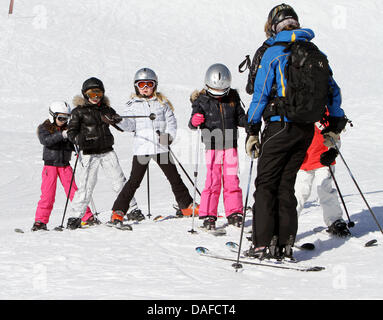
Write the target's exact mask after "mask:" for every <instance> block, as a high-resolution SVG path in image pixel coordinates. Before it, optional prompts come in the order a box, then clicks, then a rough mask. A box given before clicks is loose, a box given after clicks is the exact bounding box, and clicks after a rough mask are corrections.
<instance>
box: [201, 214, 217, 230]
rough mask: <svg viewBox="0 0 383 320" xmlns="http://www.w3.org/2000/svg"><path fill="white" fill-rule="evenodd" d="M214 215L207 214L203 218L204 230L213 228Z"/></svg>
mask: <svg viewBox="0 0 383 320" xmlns="http://www.w3.org/2000/svg"><path fill="white" fill-rule="evenodd" d="M215 220H216V218H215V217H212V216H207V217H205V218H204V220H203V226H202V227H203V228H205V229H206V230H215Z"/></svg>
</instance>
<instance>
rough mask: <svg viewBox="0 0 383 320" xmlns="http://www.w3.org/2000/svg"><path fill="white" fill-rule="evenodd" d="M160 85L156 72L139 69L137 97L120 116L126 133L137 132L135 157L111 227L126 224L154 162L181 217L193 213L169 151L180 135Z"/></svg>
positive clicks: (136, 81) (186, 192) (186, 190)
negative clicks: (158, 85)
mask: <svg viewBox="0 0 383 320" xmlns="http://www.w3.org/2000/svg"><path fill="white" fill-rule="evenodd" d="M157 84H158V80H157V76H156V74H155V73H154V71H153V70H151V69H149V68H143V69H140V70H138V71H137V73H136V75H135V81H134V85H135V89H136V94H134V95H132V96H131V99H130V100H129V102H128V103H127V104H126V107H125V109H124V110H123V112H122V114H121V115H122V116H123V120H122V121H121V122H119V123H118V126H119V127H120V128H121V129H123V130H124V131H130V132H134V147H133V154H134V156H133V161H132V168H131V173H130V178H129V180H128V182H127V183H126V184H125V186H124V187H123V189H122V190H121V192H120V194H119V195H118V197H117V199H116V201H115V202H114V204H113V208H112V210H113V213H112V217H111V221H110V223H112V224H121V223H122V222H123V217H124V215H125V214H126V212H127V211H128V209H129V203H130V201H131V199H132V198H133V196H134V194H135V192H136V190H137V189H138V188H139V186H140V184H141V181H142V179H143V178H144V175H145V173H146V171H147V169H148V165H149V162H150V160H151V159H153V160H154V161H156V162H157V164H158V165H159V167H160V168H161V170H162V171H163V172H164V174H165V176H166V178H167V179H168V181H169V182H170V184H171V188H172V191H173V194H174V196H175V198H176V201H177V204H178V207H179V208H180V209H181V212H182V214H183V215H185V216H188V215H191V214H192V211H193V209H192V203H193V198H192V197H191V196H190V194H189V191H188V189H187V187H186V186H185V184H184V183H183V181H182V179H181V176H180V175H179V173H178V171H177V167H176V166H175V164H174V160H173V157H172V156H171V155H170V152H169V145H170V144H171V143H172V141H173V140H174V139H175V137H176V132H177V121H176V118H175V116H174V113H173V106H172V104H171V103H170V102H169V100H168V99H167V98H166V97H165V96H163V95H162V94H161V93H159V92H157V91H156V89H157ZM151 114H154V115H155V119H154V120H151V119H152V118H149V116H150V115H151ZM126 116H128V117H131V118H126ZM196 214H198V207H197V210H196Z"/></svg>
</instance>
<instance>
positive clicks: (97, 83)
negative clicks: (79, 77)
mask: <svg viewBox="0 0 383 320" xmlns="http://www.w3.org/2000/svg"><path fill="white" fill-rule="evenodd" d="M95 88H98V89H100V90H101V91H102V92H103V93H105V88H104V84H103V83H102V81H101V80H100V79H97V78H94V77H92V78H89V79H87V80H85V81H84V83H83V84H82V89H81V92H82V95H83V96H84V97H85V98H86V99H87V96H86V95H85V92H87V91H88V90H89V89H95Z"/></svg>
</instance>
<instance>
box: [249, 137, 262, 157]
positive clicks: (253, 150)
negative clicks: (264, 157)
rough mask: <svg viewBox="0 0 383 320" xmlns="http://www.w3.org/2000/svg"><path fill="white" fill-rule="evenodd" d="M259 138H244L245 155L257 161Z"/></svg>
mask: <svg viewBox="0 0 383 320" xmlns="http://www.w3.org/2000/svg"><path fill="white" fill-rule="evenodd" d="M259 147H260V144H259V138H258V135H256V136H252V135H247V137H246V146H245V148H246V154H247V155H248V156H249V157H251V158H253V156H254V159H257V158H258V157H259Z"/></svg>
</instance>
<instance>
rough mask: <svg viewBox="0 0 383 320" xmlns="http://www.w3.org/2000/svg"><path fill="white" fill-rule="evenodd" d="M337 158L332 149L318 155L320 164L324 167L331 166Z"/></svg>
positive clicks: (334, 150) (335, 152)
mask: <svg viewBox="0 0 383 320" xmlns="http://www.w3.org/2000/svg"><path fill="white" fill-rule="evenodd" d="M337 156H338V151H337V150H336V149H334V148H330V149H328V150H327V151H325V152H323V153H322V154H321V155H320V160H319V161H320V163H321V164H322V165H324V166H326V167H328V166H331V164H332V163H333V162H334V161H335V158H336V157H337Z"/></svg>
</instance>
